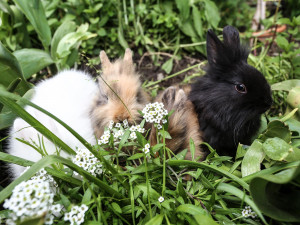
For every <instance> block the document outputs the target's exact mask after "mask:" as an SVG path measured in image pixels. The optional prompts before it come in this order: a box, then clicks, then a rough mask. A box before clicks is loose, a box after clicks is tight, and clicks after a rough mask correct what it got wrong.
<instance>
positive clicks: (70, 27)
mask: <svg viewBox="0 0 300 225" xmlns="http://www.w3.org/2000/svg"><path fill="white" fill-rule="evenodd" d="M75 30H76V24H75V23H74V22H73V21H65V22H63V23H62V24H61V25H60V26H59V27H58V28H57V30H56V31H55V33H54V35H53V38H52V41H51V56H52V58H53V59H54V60H56V59H57V55H56V52H57V46H58V44H59V42H60V41H61V39H62V38H63V37H64V36H65V35H67V34H68V33H71V32H74V31H75Z"/></svg>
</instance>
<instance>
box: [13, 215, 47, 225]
mask: <svg viewBox="0 0 300 225" xmlns="http://www.w3.org/2000/svg"><path fill="white" fill-rule="evenodd" d="M44 221H45V217H44V216H40V217H36V218H30V219H25V220H23V221H22V222H21V223H18V225H43V224H44Z"/></svg>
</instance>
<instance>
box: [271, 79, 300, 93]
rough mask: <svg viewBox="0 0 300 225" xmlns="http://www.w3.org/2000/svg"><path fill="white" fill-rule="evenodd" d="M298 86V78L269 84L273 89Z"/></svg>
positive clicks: (288, 89)
mask: <svg viewBox="0 0 300 225" xmlns="http://www.w3.org/2000/svg"><path fill="white" fill-rule="evenodd" d="M297 86H300V80H296V79H292V80H285V81H282V82H279V83H275V84H273V85H272V86H271V88H272V90H273V91H290V90H291V89H292V88H294V87H297Z"/></svg>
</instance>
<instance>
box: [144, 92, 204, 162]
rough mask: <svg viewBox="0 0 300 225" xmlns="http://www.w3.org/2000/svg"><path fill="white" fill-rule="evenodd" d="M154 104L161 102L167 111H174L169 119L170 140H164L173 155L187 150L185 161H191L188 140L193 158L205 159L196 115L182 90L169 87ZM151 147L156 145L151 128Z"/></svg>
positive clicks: (153, 129)
mask: <svg viewBox="0 0 300 225" xmlns="http://www.w3.org/2000/svg"><path fill="white" fill-rule="evenodd" d="M155 101H156V102H162V103H163V104H164V108H165V109H167V110H168V111H171V110H174V112H173V114H172V115H171V116H170V117H169V127H168V132H169V133H170V135H171V137H172V139H166V145H167V147H168V148H169V149H171V150H172V151H173V152H174V153H175V154H177V153H179V152H180V151H182V150H183V149H188V150H189V151H188V153H187V154H186V157H185V159H187V160H191V159H192V156H191V152H190V147H189V146H190V145H189V142H190V138H192V139H193V141H194V143H195V158H198V157H199V156H201V158H200V160H203V159H204V157H205V153H204V151H203V150H202V149H201V147H200V144H201V143H202V134H201V132H200V129H199V124H198V119H197V115H196V113H195V111H194V106H193V104H192V102H190V101H189V100H188V99H187V95H186V94H185V92H184V91H183V90H182V89H179V88H177V87H169V88H167V89H166V90H165V91H164V92H163V93H162V94H160V95H159V96H157V97H156V99H155ZM150 141H151V145H155V144H156V136H155V128H154V127H152V130H151V134H150Z"/></svg>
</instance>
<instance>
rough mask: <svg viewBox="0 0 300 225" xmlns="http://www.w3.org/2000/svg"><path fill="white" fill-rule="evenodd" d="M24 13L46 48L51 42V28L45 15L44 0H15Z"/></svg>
mask: <svg viewBox="0 0 300 225" xmlns="http://www.w3.org/2000/svg"><path fill="white" fill-rule="evenodd" d="M14 2H15V3H16V4H17V5H18V6H19V7H20V9H21V10H22V12H23V13H24V15H25V16H26V17H27V19H28V20H29V21H30V23H31V24H32V26H33V27H34V29H35V31H36V32H37V34H38V37H39V39H40V40H41V42H42V43H43V46H44V47H45V50H46V49H47V48H48V46H49V45H50V42H51V30H50V27H49V25H48V21H47V18H46V15H45V11H44V7H43V4H42V1H40V0H14Z"/></svg>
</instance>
